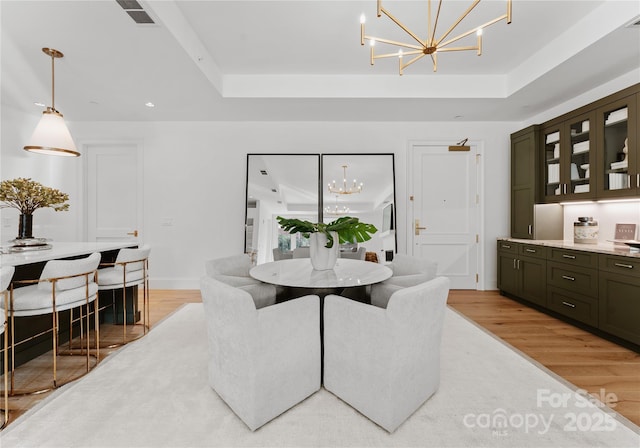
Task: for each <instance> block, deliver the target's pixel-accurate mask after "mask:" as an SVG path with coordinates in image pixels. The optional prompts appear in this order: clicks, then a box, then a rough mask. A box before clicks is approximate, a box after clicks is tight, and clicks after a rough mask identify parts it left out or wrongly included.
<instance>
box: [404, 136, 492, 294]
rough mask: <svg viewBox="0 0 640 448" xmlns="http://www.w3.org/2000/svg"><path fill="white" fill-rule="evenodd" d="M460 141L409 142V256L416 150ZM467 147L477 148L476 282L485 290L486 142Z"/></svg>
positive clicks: (475, 141) (411, 251) (449, 144)
mask: <svg viewBox="0 0 640 448" xmlns="http://www.w3.org/2000/svg"><path fill="white" fill-rule="evenodd" d="M457 140H459V139H456V138H452V139H449V140H409V141H408V142H407V165H406V169H407V171H406V174H407V219H406V220H405V226H406V227H405V232H406V245H407V246H406V247H407V253H408V254H409V255H411V254H413V248H414V244H413V236H414V235H413V230H414V229H413V223H414V207H413V201H412V200H411V198H412V197H413V195H414V186H415V185H414V180H413V166H414V149H415V148H416V147H417V146H420V147H425V146H427V147H429V146H433V147H436V146H437V147H442V146H451V145H453V143H451V142H455V141H457ZM466 145H468V146H475V147H476V150H477V152H476V193H477V195H478V207H477V211H476V213H477V220H478V251H477V260H476V266H477V270H478V272H477V273H478V281H477V282H476V290H478V291H484V290H485V285H486V282H485V278H484V273H485V271H486V269H485V266H484V260H485V239H484V234H485V229H484V221H485V219H484V218H485V210H484V203H485V201H484V157H483V156H482V155H483V154H484V141H482V140H469V141H468V142H467V143H466Z"/></svg>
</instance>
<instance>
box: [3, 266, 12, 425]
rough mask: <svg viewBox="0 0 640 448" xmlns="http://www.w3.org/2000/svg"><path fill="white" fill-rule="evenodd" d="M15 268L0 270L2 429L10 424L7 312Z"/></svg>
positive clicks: (8, 267)
mask: <svg viewBox="0 0 640 448" xmlns="http://www.w3.org/2000/svg"><path fill="white" fill-rule="evenodd" d="M14 271H15V268H14V267H13V266H2V267H1V268H0V294H2V297H3V301H2V302H3V303H4V307H3V308H2V309H1V310H0V311H1V313H0V315H1V318H2V327H1V328H0V334H3V335H4V342H3V349H2V353H3V354H4V358H3V365H4V394H3V395H4V420H3V423H2V426H0V429H2V428H4V427H5V426H7V423H9V331H8V328H7V327H8V323H9V321H8V319H7V315H8V313H6V312H5V310H7V309H9V291H7V288H8V287H9V283H11V278H12V277H13V273H14Z"/></svg>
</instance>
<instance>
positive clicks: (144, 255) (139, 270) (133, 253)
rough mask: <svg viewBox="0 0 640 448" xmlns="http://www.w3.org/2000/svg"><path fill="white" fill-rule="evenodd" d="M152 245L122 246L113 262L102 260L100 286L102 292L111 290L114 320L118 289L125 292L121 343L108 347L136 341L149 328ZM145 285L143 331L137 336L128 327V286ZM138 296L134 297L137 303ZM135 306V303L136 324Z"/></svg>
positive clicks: (123, 295)
mask: <svg viewBox="0 0 640 448" xmlns="http://www.w3.org/2000/svg"><path fill="white" fill-rule="evenodd" d="M150 253H151V247H149V246H148V245H145V246H142V247H140V248H138V249H133V248H131V249H129V248H125V249H120V251H119V252H118V255H117V256H116V261H115V262H114V263H103V264H101V266H103V267H102V268H101V269H100V270H98V289H99V290H100V291H109V290H110V291H112V303H111V305H112V308H113V314H114V316H113V319H114V322H116V321H117V318H116V316H115V313H116V306H115V291H118V290H121V291H122V343H119V344H111V345H110V346H109V347H113V346H117V345H124V344H127V343H129V342H131V341H135V340H136V339H139V338H140V337H142V336H144V335H145V334H147V330H149V327H150V318H149V306H150V303H149V254H150ZM134 286H142V324H141V325H142V333H141V334H139V335H134V334H133V333H129V332H128V330H127V327H128V326H127V291H126V290H127V288H131V287H134ZM136 299H137V298H135V297H134V302H135V300H136ZM135 309H136V307H135V305H134V306H133V310H134V317H133V321H134V323H133V325H136V324H135V320H136V316H135Z"/></svg>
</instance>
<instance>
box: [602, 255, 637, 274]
mask: <svg viewBox="0 0 640 448" xmlns="http://www.w3.org/2000/svg"><path fill="white" fill-rule="evenodd" d="M599 266H600V270H601V271H606V272H615V273H617V274H622V275H629V276H631V277H638V278H640V258H634V257H621V256H617V255H605V254H600V260H599Z"/></svg>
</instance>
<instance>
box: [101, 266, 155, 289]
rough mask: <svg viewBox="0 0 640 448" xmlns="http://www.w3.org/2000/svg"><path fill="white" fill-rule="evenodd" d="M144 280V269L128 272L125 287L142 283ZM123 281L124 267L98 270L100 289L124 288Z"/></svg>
mask: <svg viewBox="0 0 640 448" xmlns="http://www.w3.org/2000/svg"><path fill="white" fill-rule="evenodd" d="M144 280H145V277H144V271H142V270H140V271H132V272H127V282H126V284H125V287H127V286H136V285H141V284H142V283H143V282H144ZM122 283H123V276H122V269H116V267H112V268H103V269H100V270H98V289H100V290H104V289H114V288H122Z"/></svg>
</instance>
